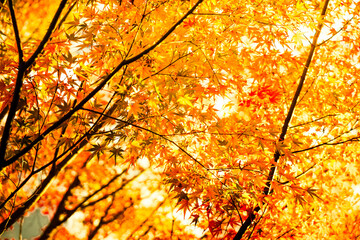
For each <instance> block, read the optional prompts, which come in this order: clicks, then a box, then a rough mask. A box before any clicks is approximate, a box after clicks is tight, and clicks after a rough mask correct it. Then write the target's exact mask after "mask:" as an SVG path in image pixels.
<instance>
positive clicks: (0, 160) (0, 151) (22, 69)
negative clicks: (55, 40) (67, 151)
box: [0, 0, 67, 170]
mask: <svg viewBox="0 0 360 240" xmlns="http://www.w3.org/2000/svg"><path fill="white" fill-rule="evenodd" d="M66 2H67V0H62V1H61V3H60V6H59V8H58V9H57V11H56V14H55V16H54V18H53V20H52V22H51V24H50V27H49V29H48V30H47V32H46V34H45V36H44V38H43V39H42V41H41V43H40V44H39V46H38V48H37V49H36V50H35V52H34V53H33V55H32V56H31V57H30V59H29V60H27V61H26V62H24V61H23V52H22V49H21V42H20V36H19V30H18V27H17V23H16V17H15V12H14V9H13V4H12V0H9V7H10V14H11V19H12V21H13V26H14V32H15V38H16V44H17V47H18V51H19V70H18V73H17V77H16V83H15V89H14V93H13V99H12V101H11V105H10V110H9V114H8V117H7V119H6V122H5V127H4V131H3V135H2V138H1V143H0V170H1V169H3V168H4V167H6V166H8V165H10V164H11V163H13V162H15V161H16V160H17V159H18V158H16V159H14V160H13V161H12V162H8V161H6V160H5V156H6V147H7V142H8V140H9V136H10V131H11V124H12V122H13V120H14V117H15V113H16V110H17V106H18V103H19V99H20V91H21V87H22V85H23V78H24V76H25V74H26V71H27V70H28V68H29V67H30V66H31V65H32V64H33V63H34V62H35V59H36V57H37V56H38V55H39V54H40V52H41V51H42V50H43V48H44V46H45V44H46V43H47V42H48V40H49V38H50V35H51V33H52V31H53V30H54V28H55V26H56V23H57V21H58V19H59V17H60V14H61V12H62V10H63V8H64V7H65V4H66ZM34 145H35V144H34Z"/></svg>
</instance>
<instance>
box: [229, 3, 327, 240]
mask: <svg viewBox="0 0 360 240" xmlns="http://www.w3.org/2000/svg"><path fill="white" fill-rule="evenodd" d="M329 1H330V0H326V1H325V4H324V7H323V9H322V12H321V20H320V22H319V24H318V26H317V29H316V32H315V35H314V39H313V42H312V45H311V48H310V52H309V55H308V58H307V60H306V63H305V66H304V69H303V72H302V75H301V78H300V82H299V84H298V87H297V89H296V92H295V95H294V98H293V100H292V102H291V105H290V109H289V111H288V114H287V116H286V119H285V121H284V124H283V127H282V130H281V134H280V137H279V140H278V142H279V143H281V142H283V141H284V139H285V135H286V132H287V130H288V128H289V123H290V120H291V117H292V116H293V113H294V110H295V107H296V103H297V100H298V98H299V95H300V92H301V89H302V87H303V85H304V82H305V78H306V74H307V71H308V69H309V67H310V63H311V60H312V58H313V55H314V52H315V48H316V47H317V45H316V43H317V40H318V38H319V36H320V32H321V28H322V26H323V20H324V17H325V14H326V10H327V7H328V4H329ZM280 155H281V154H280V152H279V150H278V149H276V150H275V154H274V163H277V162H278V160H279V158H280ZM275 171H276V165H275V164H272V166H271V168H270V173H269V176H268V179H267V183H266V187H265V188H264V191H263V194H264V195H269V194H270V189H271V182H272V180H273V178H274V175H275ZM259 210H260V207H259V206H257V207H256V208H255V209H254V210H253V211H251V213H250V214H249V217H248V218H247V219H246V221H245V223H244V224H243V225H242V226H241V227H240V229H239V231H238V232H237V234H236V236H235V237H234V240H240V239H241V238H242V236H243V235H244V233H245V232H246V230H247V229H248V227H249V226H250V224H251V223H252V222H253V220H254V219H255V213H257V212H258V211H259Z"/></svg>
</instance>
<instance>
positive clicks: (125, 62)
mask: <svg viewBox="0 0 360 240" xmlns="http://www.w3.org/2000/svg"><path fill="white" fill-rule="evenodd" d="M64 1H65V2H66V0H63V2H64ZM202 1H203V0H199V1H197V2H196V4H195V5H194V6H193V7H192V8H191V9H190V10H189V11H188V12H187V13H186V14H185V15H184V16H183V17H182V18H181V19H180V20H179V21H177V22H176V23H175V24H174V25H173V26H172V27H171V28H170V29H169V30H168V31H167V32H166V33H165V34H164V35H163V36H162V37H161V38H160V39H159V40H158V41H157V42H155V43H154V44H153V45H152V46H150V47H149V48H147V49H145V50H144V51H142V52H141V53H139V54H138V55H136V56H134V57H132V58H129V59H125V60H123V61H122V62H121V63H120V64H119V65H118V66H117V67H116V68H115V69H114V70H113V71H112V72H111V73H110V74H109V75H107V76H104V77H102V78H103V80H102V81H101V82H100V83H99V85H98V86H97V87H96V88H95V89H94V90H93V91H92V92H90V93H89V94H88V95H87V96H85V97H84V99H83V100H82V101H80V103H79V104H78V105H76V106H75V107H74V108H73V109H72V110H70V111H69V112H68V113H66V114H65V115H64V116H63V117H62V118H60V119H59V120H58V121H57V122H55V123H54V124H53V125H52V126H50V127H49V128H48V129H47V130H45V131H44V132H43V133H42V134H41V135H40V136H38V137H37V138H36V139H35V140H34V141H32V142H31V143H30V144H29V145H27V146H26V147H25V148H23V149H22V150H20V151H19V153H17V154H16V155H15V156H13V157H11V158H9V159H8V160H7V161H2V162H0V170H2V169H3V168H4V167H6V166H9V165H10V164H12V163H14V162H15V161H16V160H17V159H19V158H20V157H22V156H23V155H24V154H25V153H27V152H29V151H30V150H31V149H32V148H33V147H34V146H35V145H36V144H37V143H39V142H40V141H42V140H43V139H44V138H45V136H47V135H48V134H49V133H50V132H52V131H54V130H55V129H57V128H58V127H60V125H61V124H63V123H64V122H65V121H67V120H68V119H69V118H70V117H71V116H72V115H74V113H76V112H77V111H79V110H80V109H81V108H82V107H83V106H84V105H85V103H87V102H88V101H89V100H90V99H91V98H93V97H94V96H95V94H97V93H98V92H99V91H100V90H101V89H102V88H103V87H104V86H105V85H106V84H107V83H108V82H109V81H110V79H111V78H112V77H113V76H114V75H115V74H116V73H118V72H119V71H120V69H121V68H122V67H124V66H126V65H128V64H130V63H133V62H135V61H137V60H138V59H140V58H141V57H143V56H144V55H146V54H148V53H149V52H150V51H152V50H153V49H154V48H156V47H157V46H158V45H160V44H161V43H162V42H163V41H164V40H165V39H166V38H167V37H168V36H169V35H170V34H171V33H172V32H173V31H174V30H175V29H176V28H177V27H178V26H179V25H180V24H181V23H182V22H183V21H184V20H185V19H186V18H187V17H188V16H189V15H190V14H191V13H192V12H193V11H194V10H195V9H196V8H197V7H198V6H199V4H200V3H201V2H202ZM33 56H34V55H33ZM31 59H33V57H32V58H31ZM29 61H30V59H29ZM29 61H27V62H29Z"/></svg>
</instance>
